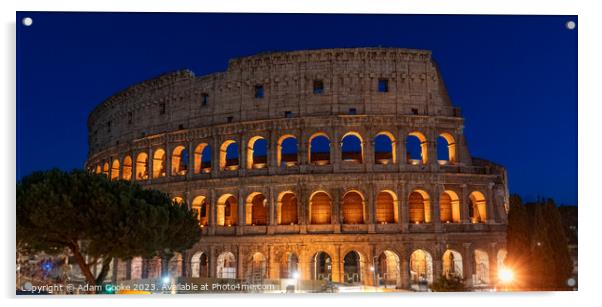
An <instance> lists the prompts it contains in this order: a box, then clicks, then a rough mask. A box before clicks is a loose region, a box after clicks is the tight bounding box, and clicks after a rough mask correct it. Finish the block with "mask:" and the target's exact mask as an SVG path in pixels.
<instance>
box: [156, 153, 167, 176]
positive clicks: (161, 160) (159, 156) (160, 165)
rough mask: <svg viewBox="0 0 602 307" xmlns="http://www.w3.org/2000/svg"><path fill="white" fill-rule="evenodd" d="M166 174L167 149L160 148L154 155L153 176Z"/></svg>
mask: <svg viewBox="0 0 602 307" xmlns="http://www.w3.org/2000/svg"><path fill="white" fill-rule="evenodd" d="M164 176H165V150H163V149H161V148H159V149H157V150H155V154H154V155H153V178H159V177H164Z"/></svg>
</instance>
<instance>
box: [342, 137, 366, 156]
mask: <svg viewBox="0 0 602 307" xmlns="http://www.w3.org/2000/svg"><path fill="white" fill-rule="evenodd" d="M341 160H343V162H346V163H353V164H361V163H363V162H364V140H363V138H362V136H361V135H360V134H359V133H357V132H355V131H350V132H347V133H345V134H344V135H343V137H342V138H341Z"/></svg>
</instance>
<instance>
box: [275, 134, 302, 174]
mask: <svg viewBox="0 0 602 307" xmlns="http://www.w3.org/2000/svg"><path fill="white" fill-rule="evenodd" d="M291 149H294V150H291ZM297 151H298V148H297V138H296V137H295V136H294V135H292V134H285V135H283V136H281V137H280V138H279V139H278V143H277V148H276V162H277V165H278V167H281V166H282V165H284V166H286V167H291V166H295V165H297V164H298V162H297V161H298V154H297Z"/></svg>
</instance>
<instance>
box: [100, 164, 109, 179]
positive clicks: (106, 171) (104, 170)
mask: <svg viewBox="0 0 602 307" xmlns="http://www.w3.org/2000/svg"><path fill="white" fill-rule="evenodd" d="M102 174H103V175H105V176H107V178H108V177H109V162H105V164H104V165H103V166H102Z"/></svg>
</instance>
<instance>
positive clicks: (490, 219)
mask: <svg viewBox="0 0 602 307" xmlns="http://www.w3.org/2000/svg"><path fill="white" fill-rule="evenodd" d="M494 185H495V184H494V183H493V182H490V183H489V184H488V185H487V196H486V197H487V199H485V206H486V208H487V211H486V212H487V224H495V213H494V207H493V206H494V200H493V186H494Z"/></svg>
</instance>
